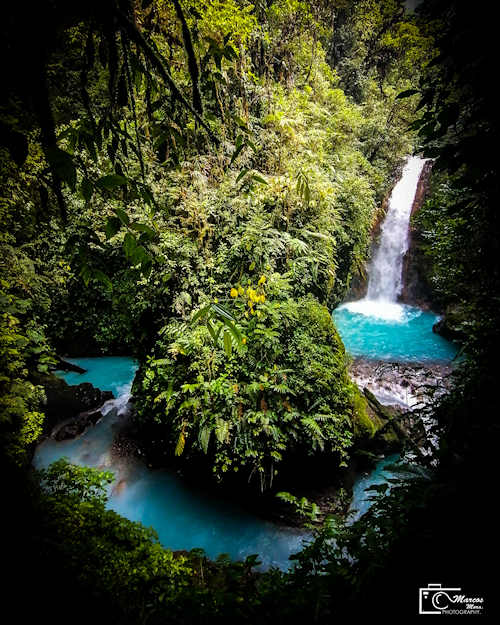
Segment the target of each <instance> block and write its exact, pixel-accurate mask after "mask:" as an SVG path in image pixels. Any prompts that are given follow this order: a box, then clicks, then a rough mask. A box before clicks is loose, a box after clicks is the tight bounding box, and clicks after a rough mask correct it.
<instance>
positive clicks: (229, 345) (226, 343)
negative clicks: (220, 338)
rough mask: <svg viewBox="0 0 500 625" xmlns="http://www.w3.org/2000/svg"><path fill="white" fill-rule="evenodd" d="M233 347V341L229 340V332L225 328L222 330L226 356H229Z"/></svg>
mask: <svg viewBox="0 0 500 625" xmlns="http://www.w3.org/2000/svg"><path fill="white" fill-rule="evenodd" d="M232 348H233V342H232V341H231V334H230V333H229V332H228V331H227V330H226V331H225V332H224V351H225V352H226V356H227V357H228V358H230V357H231V351H232Z"/></svg>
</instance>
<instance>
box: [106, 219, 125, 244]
mask: <svg viewBox="0 0 500 625" xmlns="http://www.w3.org/2000/svg"><path fill="white" fill-rule="evenodd" d="M121 225H122V222H121V220H120V219H118V217H110V218H109V219H108V221H107V223H106V230H105V231H106V238H107V239H111V237H114V236H115V234H116V233H117V232H118V230H120V228H121Z"/></svg>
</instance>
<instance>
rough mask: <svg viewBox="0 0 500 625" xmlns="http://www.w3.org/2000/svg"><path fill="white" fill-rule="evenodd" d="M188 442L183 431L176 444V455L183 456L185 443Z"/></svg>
mask: <svg viewBox="0 0 500 625" xmlns="http://www.w3.org/2000/svg"><path fill="white" fill-rule="evenodd" d="M185 444H186V438H185V436H184V432H183V431H182V432H181V433H180V434H179V438H178V439H177V445H176V446H175V455H176V456H181V455H182V452H183V451H184V445H185Z"/></svg>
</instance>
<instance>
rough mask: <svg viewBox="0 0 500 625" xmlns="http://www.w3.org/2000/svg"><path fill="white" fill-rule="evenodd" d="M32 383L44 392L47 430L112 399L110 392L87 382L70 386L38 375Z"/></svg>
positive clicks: (58, 379)
mask: <svg viewBox="0 0 500 625" xmlns="http://www.w3.org/2000/svg"><path fill="white" fill-rule="evenodd" d="M34 382H35V383H36V384H39V385H41V386H43V388H44V390H45V396H46V402H45V405H44V407H43V411H44V413H45V417H46V420H45V425H46V429H47V430H50V429H52V428H53V427H54V425H55V424H56V423H59V422H61V421H63V420H67V419H70V418H73V417H76V416H77V415H80V414H81V413H85V412H88V411H95V410H96V409H97V408H100V407H101V406H102V405H103V404H104V402H105V401H108V400H109V399H113V397H114V396H113V393H112V392H111V391H101V390H100V389H98V388H96V387H95V386H93V385H92V384H90V383H89V382H83V383H82V384H77V385H74V386H70V385H69V384H67V383H66V382H65V381H64V380H62V379H61V378H58V377H56V376H55V375H53V374H39V375H38V376H37V378H36V380H34Z"/></svg>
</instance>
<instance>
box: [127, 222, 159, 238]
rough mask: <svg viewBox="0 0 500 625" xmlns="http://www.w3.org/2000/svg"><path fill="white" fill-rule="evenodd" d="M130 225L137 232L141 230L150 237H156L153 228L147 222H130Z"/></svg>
mask: <svg viewBox="0 0 500 625" xmlns="http://www.w3.org/2000/svg"><path fill="white" fill-rule="evenodd" d="M130 227H131V228H133V229H134V230H136V231H137V232H143V233H144V234H146V235H147V236H148V238H150V239H154V238H155V237H156V232H155V231H154V230H153V228H151V227H150V226H148V225H147V224H141V223H133V224H130Z"/></svg>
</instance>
